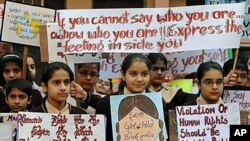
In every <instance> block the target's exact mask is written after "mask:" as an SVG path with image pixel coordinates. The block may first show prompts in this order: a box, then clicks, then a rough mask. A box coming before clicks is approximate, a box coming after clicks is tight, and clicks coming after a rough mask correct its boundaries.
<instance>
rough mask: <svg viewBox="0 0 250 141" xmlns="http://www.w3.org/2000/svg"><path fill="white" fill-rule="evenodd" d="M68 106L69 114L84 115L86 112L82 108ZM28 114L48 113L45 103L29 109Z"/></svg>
mask: <svg viewBox="0 0 250 141" xmlns="http://www.w3.org/2000/svg"><path fill="white" fill-rule="evenodd" d="M68 105H69V114H86V112H85V111H84V110H83V109H82V108H79V107H75V106H72V105H70V104H68ZM30 112H38V113H48V110H47V107H46V105H45V101H44V102H43V104H42V105H40V106H38V107H35V108H33V109H31V110H30Z"/></svg>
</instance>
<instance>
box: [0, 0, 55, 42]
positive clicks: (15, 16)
mask: <svg viewBox="0 0 250 141" xmlns="http://www.w3.org/2000/svg"><path fill="white" fill-rule="evenodd" d="M54 19H55V10H53V9H48V8H43V7H36V6H31V5H25V4H20V3H15V2H10V1H6V4H5V9H4V18H3V25H2V26H3V30H2V36H1V39H2V41H7V42H12V43H19V44H25V45H31V46H40V42H39V41H40V37H39V25H40V24H45V23H47V22H54Z"/></svg>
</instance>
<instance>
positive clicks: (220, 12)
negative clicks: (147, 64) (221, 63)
mask: <svg viewBox="0 0 250 141" xmlns="http://www.w3.org/2000/svg"><path fill="white" fill-rule="evenodd" d="M211 9H213V10H211ZM244 11H245V4H243V3H240V4H225V5H220V6H218V5H208V6H205V5H204V6H187V7H176V8H141V9H133V8H131V9H101V10H100V9H91V10H58V11H57V18H56V20H57V22H58V25H59V26H60V27H61V28H62V29H63V30H64V32H65V33H70V34H71V36H67V37H64V39H63V42H64V44H65V52H67V53H76V52H78V53H81V52H127V53H131V52H141V53H148V52H177V51H187V50H202V49H218V48H239V44H240V38H241V37H240V33H241V30H242V23H243V17H244ZM201 43H202V44H201Z"/></svg>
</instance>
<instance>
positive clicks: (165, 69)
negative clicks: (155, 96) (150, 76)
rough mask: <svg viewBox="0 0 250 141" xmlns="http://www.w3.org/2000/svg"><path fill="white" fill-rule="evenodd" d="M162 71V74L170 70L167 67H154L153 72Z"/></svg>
mask: <svg viewBox="0 0 250 141" xmlns="http://www.w3.org/2000/svg"><path fill="white" fill-rule="evenodd" d="M159 70H160V71H161V72H165V71H167V70H168V69H167V68H166V67H152V71H159Z"/></svg>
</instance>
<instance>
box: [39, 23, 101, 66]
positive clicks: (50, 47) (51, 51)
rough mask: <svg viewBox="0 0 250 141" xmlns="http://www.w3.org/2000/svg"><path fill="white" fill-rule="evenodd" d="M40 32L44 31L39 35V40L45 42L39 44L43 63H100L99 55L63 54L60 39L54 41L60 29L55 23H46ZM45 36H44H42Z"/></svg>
mask: <svg viewBox="0 0 250 141" xmlns="http://www.w3.org/2000/svg"><path fill="white" fill-rule="evenodd" d="M40 28H42V29H41V30H46V31H43V32H42V33H40V35H41V36H40V37H41V40H44V39H45V40H46V41H47V42H41V48H40V50H41V53H42V54H44V55H45V56H46V55H48V58H47V57H45V56H43V55H42V60H43V61H44V62H54V61H61V62H65V63H66V61H67V63H68V64H73V63H88V62H101V58H102V57H101V53H80V54H75V53H73V54H64V47H63V44H62V42H61V40H60V39H56V38H55V37H54V36H55V35H54V34H55V33H57V32H61V28H60V27H59V26H58V25H57V24H56V23H47V24H46V25H43V26H42V27H40ZM44 34H46V35H44Z"/></svg>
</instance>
